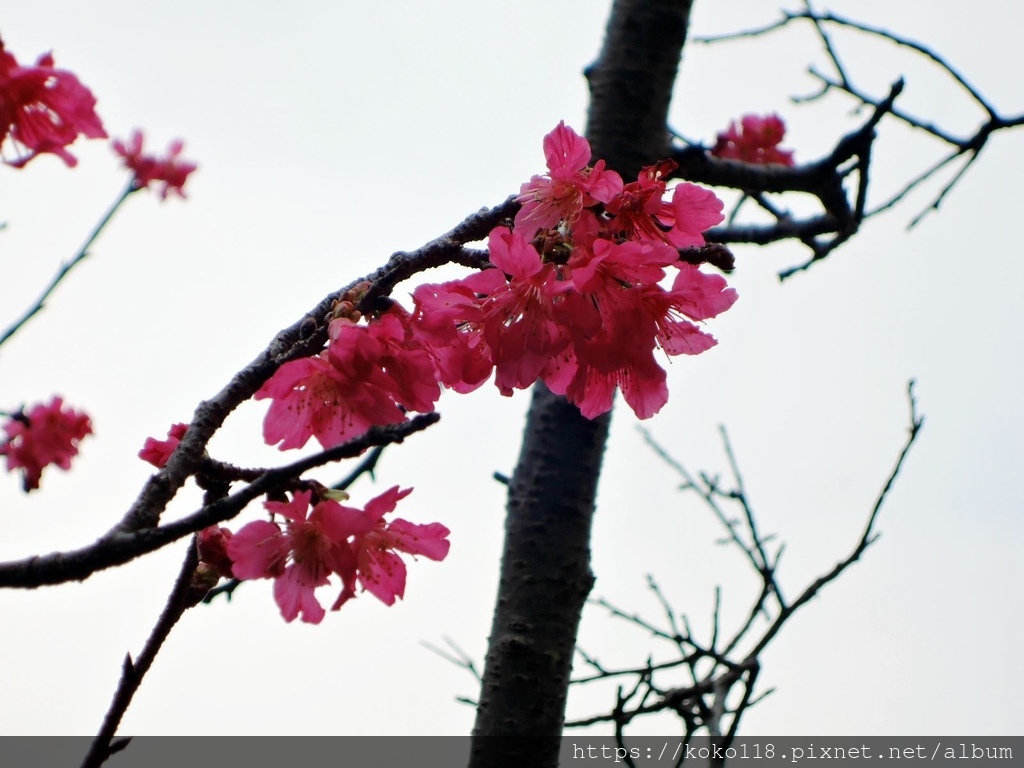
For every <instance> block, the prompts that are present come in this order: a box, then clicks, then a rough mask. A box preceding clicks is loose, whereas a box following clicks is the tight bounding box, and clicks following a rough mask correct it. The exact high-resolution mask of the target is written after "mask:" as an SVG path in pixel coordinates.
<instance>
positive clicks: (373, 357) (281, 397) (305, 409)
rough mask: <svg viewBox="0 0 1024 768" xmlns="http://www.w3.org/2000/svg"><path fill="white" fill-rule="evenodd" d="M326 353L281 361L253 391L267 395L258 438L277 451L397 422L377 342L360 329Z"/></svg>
mask: <svg viewBox="0 0 1024 768" xmlns="http://www.w3.org/2000/svg"><path fill="white" fill-rule="evenodd" d="M343 338H344V343H341V344H335V345H332V347H331V350H332V352H331V355H330V356H328V354H327V353H324V354H321V355H318V356H316V357H306V358H301V359H299V360H292V361H290V362H287V363H285V364H284V365H282V366H281V367H280V368H278V369H277V371H276V372H275V373H274V375H273V376H271V377H270V378H269V379H268V380H267V381H266V383H264V385H263V386H262V387H260V389H259V391H257V392H256V394H255V395H254V396H253V397H254V399H256V400H262V399H266V398H270V399H271V400H272V402H271V404H270V408H269V409H268V410H267V415H266V417H265V418H264V420H263V438H264V440H265V441H266V442H267V444H268V445H275V444H278V443H280V445H279V446H278V447H279V448H280V449H281V450H282V451H284V450H287V449H290V448H301V447H302V446H304V445H305V444H306V443H307V442H308V441H309V438H311V437H315V438H316V439H317V442H319V443H320V445H321V446H322V447H323V448H333V447H334V446H336V445H341V444H342V443H344V442H346V441H347V440H351V439H352V438H355V437H359V436H360V435H362V434H364V433H365V432H366V431H367V430H368V429H370V427H372V426H374V425H377V424H397V423H399V422H402V421H405V414H404V413H402V411H401V409H400V408H399V407H398V406H397V405H396V404H395V401H394V400H393V399H392V397H391V395H390V394H389V390H388V387H389V386H390V381H389V380H387V379H385V378H384V375H383V371H381V370H380V368H379V367H378V365H377V354H378V352H379V345H378V344H377V343H376V342H375V341H374V340H373V339H371V338H370V337H369V336H367V335H366V334H365V333H361V332H356V333H352V334H348V333H346V334H344V337H343Z"/></svg>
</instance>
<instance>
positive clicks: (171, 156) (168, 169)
mask: <svg viewBox="0 0 1024 768" xmlns="http://www.w3.org/2000/svg"><path fill="white" fill-rule="evenodd" d="M142 144H143V138H142V131H140V130H139V129H138V128H136V129H135V130H134V131H132V133H131V136H129V137H128V141H127V142H124V141H121V140H120V139H114V141H112V142H111V145H112V146H113V147H114V151H115V152H117V154H119V155H120V156H121V157H122V159H123V160H124V165H125V168H127V169H128V170H130V171H131V172H132V173H134V174H135V188H136V189H142V188H143V187H148V186H149V185H150V184H159V185H161V186H160V189H159V192H158V194H159V195H160V199H161V200H166V199H167V194H168V193H169V192H174V193H175V194H177V195H178V196H179V197H185V196H186V195H185V189H184V187H185V181H186V180H187V179H188V175H189V174H190V173H192V171H194V170H195V169H196V168H197V167H198V166H196V164H195V163H193V162H190V161H188V160H183V159H182V158H181V157H179V155H180V154H181V150H182V149H183V148H184V146H185V144H184V143H183V142H182V141H181V140H180V139H175V140H174V141H172V142H171V143H170V145H169V146H168V148H167V154H166V155H165V156H164V157H156V156H155V155H147V154H143V152H142Z"/></svg>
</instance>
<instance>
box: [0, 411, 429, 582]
mask: <svg viewBox="0 0 1024 768" xmlns="http://www.w3.org/2000/svg"><path fill="white" fill-rule="evenodd" d="M439 419H440V416H438V415H437V414H436V413H427V414H422V415H419V416H416V417H414V418H413V419H411V420H409V421H407V422H404V423H402V424H392V425H389V426H385V427H374V428H372V429H371V430H370V431H369V432H367V433H366V434H365V435H363V436H362V437H358V438H356V439H354V440H350V441H349V442H347V443H344V444H342V445H339V446H336V447H335V448H331V449H330V450H327V451H321V452H319V453H316V454H313V455H312V456H308V457H306V458H304V459H300V460H298V461H295V462H292V463H291V464H287V465H285V466H283V467H277V468H275V469H268V470H266V471H265V472H264V473H263V474H261V475H260V476H259V477H257V478H256V479H255V480H253V482H252V483H250V484H249V485H248V486H246V487H245V488H243V489H241V490H240V491H237V492H236V493H234V494H232V495H230V496H227V497H225V498H222V499H218V500H217V501H214V502H212V503H210V504H206V505H204V506H203V507H201V508H200V509H198V510H196V511H195V512H193V513H192V514H190V515H188V516H186V517H184V518H182V519H180V520H175V521H174V522H171V523H165V524H164V525H161V526H159V527H156V528H146V529H143V530H138V531H133V532H130V533H122V532H120V531H118V530H116V529H115V530H114V531H111V532H110V533H107V534H105V535H104V536H103V537H102V538H100V539H99V540H98V541H96V542H95V543H94V544H91V545H90V546H88V547H83V548H82V549H77V550H72V551H68V552H54V553H52V554H49V555H38V556H35V557H30V558H27V559H25V560H18V561H13V562H7V563H0V587H21V588H31V587H39V586H43V585H46V584H60V583H63V582H66V581H81V580H83V579H85V578H87V577H88V576H91V575H92V574H93V573H95V572H96V571H99V570H103V569H105V568H110V567H112V566H115V565H121V564H123V563H127V562H129V561H130V560H133V559H135V558H136V557H138V556H139V555H142V554H146V553H147V552H152V551H154V550H157V549H160V548H161V547H163V546H165V545H166V544H169V543H170V542H172V541H176V540H177V539H180V538H182V537H184V536H188V535H189V534H192V533H195V532H197V531H201V530H202V529H203V528H206V527H208V526H210V525H213V524H215V523H220V522H223V521H225V520H229V519H231V518H232V517H234V516H235V515H237V514H238V513H239V512H241V511H242V510H243V509H244V508H245V507H246V505H248V504H249V503H250V502H251V501H253V500H255V499H257V498H259V497H260V496H262V495H263V494H264V493H267V492H270V491H274V490H277V489H280V488H283V487H287V486H289V484H291V483H293V482H294V481H295V480H296V479H297V478H299V477H301V475H302V474H303V473H304V472H308V471H309V470H310V469H314V468H315V467H319V466H323V465H325V464H329V463H331V462H333V461H337V460H339V459H345V458H353V457H355V456H358V455H359V454H361V453H362V452H363V451H365V450H366V449H367V448H369V447H372V446H375V445H384V444H389V443H400V442H402V441H403V440H404V439H405V438H406V437H408V436H409V435H411V434H414V433H416V432H419V431H421V430H423V429H426V428H427V427H429V426H431V425H432V424H435V423H436V422H437V421H438V420H439ZM186 436H187V435H186ZM183 442H184V441H183Z"/></svg>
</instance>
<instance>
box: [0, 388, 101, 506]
mask: <svg viewBox="0 0 1024 768" xmlns="http://www.w3.org/2000/svg"><path fill="white" fill-rule="evenodd" d="M3 429H4V432H6V433H7V438H6V440H4V441H3V442H0V456H6V457H7V470H8V471H9V472H10V471H13V470H15V469H21V470H24V482H23V485H24V488H25V492H26V493H27V492H28V491H33V490H35V489H37V488H38V487H39V479H40V477H41V475H42V473H43V469H44V468H45V467H47V466H49V465H50V464H55V465H57V466H58V467H60V468H61V469H69V468H70V467H71V459H73V458H74V457H75V456H77V455H78V443H79V442H80V441H81V440H82V439H83V438H84V437H85V436H86V435H89V434H92V423H91V422H90V421H89V417H88V416H87V415H86V414H85V413H83V412H81V411H76V410H74V409H73V408H64V401H63V399H61V398H60V397H58V396H56V395H55V396H54V397H53V399H52V400H51V401H50V404H49V405H44V404H43V403H39V404H37V405H34V406H32V408H30V409H29V410H28V411H23V412H21V413H18V414H16V415H15V416H12V417H11V418H10V419H9V420H8V421H7V423H6V424H4V425H3Z"/></svg>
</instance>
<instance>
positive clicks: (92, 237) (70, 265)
mask: <svg viewBox="0 0 1024 768" xmlns="http://www.w3.org/2000/svg"><path fill="white" fill-rule="evenodd" d="M136 189H137V187H136V186H135V177H134V176H132V178H131V180H130V181H129V182H128V186H126V187H125V188H124V190H123V191H122V192H121V194H120V195H118V196H117V199H116V200H114V203H113V204H112V205H111V206H110V208H108V209H107V212H106V213H105V214H103V218H101V219H100V220H99V222H98V223H97V224H96V226H95V227H93V228H92V231H91V232H90V233H89V236H88V237H86V238H85V243H83V244H82V247H81V248H79V249H78V252H77V253H76V254H75V255H74V256H73V257H72V258H71V260H70V261H67V262H65V263H64V264H61V266H60V269H58V270H57V274H56V275H54V276H53V279H52V280H50V282H49V284H48V285H47V286H46V288H44V289H43V292H42V293H41V294H40V295H39V298H38V299H36V301H35V303H34V304H33V305H32V306H31V307H29V308H28V309H27V310H25V313H24V314H23V315H22V316H21V317H19V318H18V319H17V320H15V321H14V323H13V324H12V325H11V326H10V327H9V328H8V329H7V330H6V331H4V332H3V333H2V334H0V346H3V344H4V342H6V341H7V340H8V339H9V338H11V337H12V336H14V334H15V333H17V332H18V331H19V330H20V329H21V328H22V326H24V325H25V323H27V322H28V321H29V320H31V319H32V318H33V317H35V316H36V315H37V314H38V313H39V312H41V311H42V310H43V307H44V306H46V300H47V299H48V298H50V294H51V293H53V291H54V290H55V289H56V288H57V286H58V285H60V283H61V281H62V280H63V279H64V278H65V277H67V276H68V274H69V273H70V272H71V270H73V269H74V268H75V267H76V266H78V265H79V264H81V263H82V262H83V261H85V259H86V257H87V256H88V255H89V248H90V247H91V246H92V244H93V243H94V242H95V241H96V238H97V237H99V236H100V232H102V231H103V228H104V227H105V226H107V224H108V223H109V222H110V220H111V219H112V218H113V216H114V213H116V212H117V209H118V208H120V207H121V203H123V202H124V201H125V200H127V199H128V195H130V194H131V193H132V192H134V191H136Z"/></svg>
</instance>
